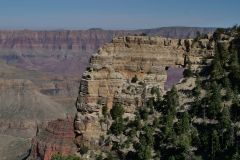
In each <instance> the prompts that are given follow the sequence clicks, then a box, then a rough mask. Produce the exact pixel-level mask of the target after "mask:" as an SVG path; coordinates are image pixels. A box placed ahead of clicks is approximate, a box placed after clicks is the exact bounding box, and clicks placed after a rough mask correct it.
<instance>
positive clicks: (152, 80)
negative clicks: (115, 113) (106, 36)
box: [74, 36, 212, 148]
mask: <svg viewBox="0 0 240 160" xmlns="http://www.w3.org/2000/svg"><path fill="white" fill-rule="evenodd" d="M191 46H192V47H191ZM207 46H209V47H207ZM211 47H212V44H211V43H210V41H209V39H206V40H205V41H204V42H202V41H196V42H194V41H193V40H191V39H187V40H178V39H168V38H162V37H148V36H126V37H118V38H114V39H113V41H112V42H111V43H108V44H105V45H104V46H103V47H101V48H100V49H99V51H98V53H96V54H94V55H93V56H92V57H91V60H90V65H89V67H88V69H87V71H86V72H84V74H83V76H82V80H81V83H80V92H79V96H78V99H77V102H76V107H77V110H78V113H77V115H76V118H75V124H74V125H75V132H76V136H77V138H76V141H77V144H78V146H80V147H81V146H82V145H86V146H88V147H90V148H96V147H97V146H98V145H99V139H100V137H101V136H104V135H105V134H106V131H107V129H108V123H102V121H101V119H102V118H103V115H102V113H101V111H102V107H103V106H104V105H106V106H107V108H108V111H109V110H110V109H111V107H112V105H113V104H114V103H115V102H121V103H122V104H123V106H124V109H125V113H126V115H128V116H129V115H131V113H133V112H134V111H135V108H136V107H138V106H141V105H142V104H143V103H144V102H145V100H147V98H148V97H149V95H150V92H151V89H152V88H159V90H160V91H161V92H162V93H164V92H165V91H164V84H165V82H166V80H167V72H166V70H167V68H168V67H172V68H182V67H183V66H185V64H186V63H188V61H190V62H191V63H192V64H193V65H195V67H196V66H199V65H200V63H201V60H202V58H203V57H204V56H211V54H212V49H211ZM196 68H197V67H196ZM181 71H183V69H181ZM109 123H111V122H109Z"/></svg>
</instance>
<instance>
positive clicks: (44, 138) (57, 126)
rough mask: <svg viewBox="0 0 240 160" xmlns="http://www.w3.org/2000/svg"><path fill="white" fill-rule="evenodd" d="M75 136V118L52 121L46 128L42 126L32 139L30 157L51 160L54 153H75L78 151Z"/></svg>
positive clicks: (34, 159)
mask: <svg viewBox="0 0 240 160" xmlns="http://www.w3.org/2000/svg"><path fill="white" fill-rule="evenodd" d="M74 137H75V135H74V131H73V118H71V117H68V118H67V119H58V120H54V121H51V122H49V123H48V125H47V127H46V128H40V129H39V132H38V133H37V136H36V137H35V138H34V139H33V140H32V149H31V155H30V157H29V159H30V160H37V159H40V160H51V157H52V156H53V155H54V154H58V153H61V154H63V155H69V154H74V153H76V152H77V147H76V145H75V144H74Z"/></svg>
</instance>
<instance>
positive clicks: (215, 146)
mask: <svg viewBox="0 0 240 160" xmlns="http://www.w3.org/2000/svg"><path fill="white" fill-rule="evenodd" d="M211 137H212V138H211V159H212V160H214V159H215V158H216V153H217V152H218V151H219V150H220V143H219V136H218V133H217V131H216V130H214V131H213V133H212V136H211Z"/></svg>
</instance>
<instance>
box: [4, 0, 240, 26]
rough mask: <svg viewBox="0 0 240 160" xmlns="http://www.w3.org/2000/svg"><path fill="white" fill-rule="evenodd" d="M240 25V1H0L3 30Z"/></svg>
mask: <svg viewBox="0 0 240 160" xmlns="http://www.w3.org/2000/svg"><path fill="white" fill-rule="evenodd" d="M234 24H240V0H0V28H1V29H87V28H105V29H136V28H156V27H163V26H200V27H228V26H232V25H234Z"/></svg>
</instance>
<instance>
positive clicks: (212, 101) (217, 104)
mask: <svg viewBox="0 0 240 160" xmlns="http://www.w3.org/2000/svg"><path fill="white" fill-rule="evenodd" d="M208 98H209V112H208V115H209V118H216V117H217V115H218V114H219V113H220V110H221V108H222V98H221V88H220V86H219V85H218V84H217V83H216V82H213V83H212V84H211V89H210V97H208Z"/></svg>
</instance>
